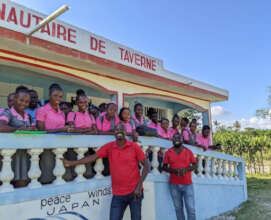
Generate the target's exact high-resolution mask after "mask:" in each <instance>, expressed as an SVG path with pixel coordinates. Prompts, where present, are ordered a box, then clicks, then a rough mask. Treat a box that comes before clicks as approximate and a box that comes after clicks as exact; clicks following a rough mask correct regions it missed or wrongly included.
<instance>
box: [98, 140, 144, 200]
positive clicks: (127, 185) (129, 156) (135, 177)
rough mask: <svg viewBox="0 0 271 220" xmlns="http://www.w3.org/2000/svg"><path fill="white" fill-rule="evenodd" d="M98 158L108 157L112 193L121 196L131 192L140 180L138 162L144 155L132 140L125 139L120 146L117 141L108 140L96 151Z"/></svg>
mask: <svg viewBox="0 0 271 220" xmlns="http://www.w3.org/2000/svg"><path fill="white" fill-rule="evenodd" d="M97 155H98V157H99V158H104V157H107V158H108V159H109V166H110V173H111V180H112V191H113V195H118V196H123V195H128V194H130V193H132V192H133V191H134V190H135V188H136V185H137V183H138V181H139V180H140V170H139V168H138V163H139V162H141V161H143V160H144V159H145V158H146V156H145V154H144V152H143V151H142V150H141V148H140V147H139V146H138V145H137V144H136V143H134V142H131V141H128V140H126V143H125V144H124V146H123V147H122V148H120V147H119V146H118V145H117V142H116V141H114V142H110V143H108V144H106V145H104V146H103V147H101V148H100V149H99V150H98V151H97Z"/></svg>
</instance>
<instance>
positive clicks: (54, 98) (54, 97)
mask: <svg viewBox="0 0 271 220" xmlns="http://www.w3.org/2000/svg"><path fill="white" fill-rule="evenodd" d="M62 97H63V92H62V91H59V90H55V91H53V92H52V93H51V94H50V103H51V104H53V105H59V104H60V103H61V101H62Z"/></svg>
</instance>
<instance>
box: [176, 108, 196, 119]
mask: <svg viewBox="0 0 271 220" xmlns="http://www.w3.org/2000/svg"><path fill="white" fill-rule="evenodd" d="M178 115H179V116H180V117H181V118H188V119H189V121H191V120H192V119H197V121H198V120H200V119H201V112H199V111H197V110H195V109H192V108H188V109H184V110H182V111H180V112H179V113H178Z"/></svg>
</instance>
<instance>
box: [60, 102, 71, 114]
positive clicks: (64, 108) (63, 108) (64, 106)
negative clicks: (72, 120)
mask: <svg viewBox="0 0 271 220" xmlns="http://www.w3.org/2000/svg"><path fill="white" fill-rule="evenodd" d="M60 110H61V111H62V112H64V114H65V115H68V114H69V113H70V112H71V109H70V108H69V106H68V105H66V104H62V105H60Z"/></svg>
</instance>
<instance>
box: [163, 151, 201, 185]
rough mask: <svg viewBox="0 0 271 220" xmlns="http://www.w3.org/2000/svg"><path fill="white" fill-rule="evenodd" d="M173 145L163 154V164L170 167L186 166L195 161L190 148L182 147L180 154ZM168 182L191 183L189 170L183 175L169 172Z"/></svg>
mask: <svg viewBox="0 0 271 220" xmlns="http://www.w3.org/2000/svg"><path fill="white" fill-rule="evenodd" d="M173 148H174V147H172V148H170V149H168V151H167V152H166V154H165V159H164V164H168V165H169V167H170V168H172V169H180V168H186V167H189V166H190V165H191V163H196V162H197V160H196V158H195V157H194V155H193V153H192V151H191V150H189V149H188V148H184V149H183V150H182V152H181V153H180V154H177V153H176V152H175V151H174V150H173ZM169 182H170V183H172V184H181V185H188V184H192V177H191V172H186V173H185V175H184V176H178V175H176V174H174V173H171V174H170V180H169Z"/></svg>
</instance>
